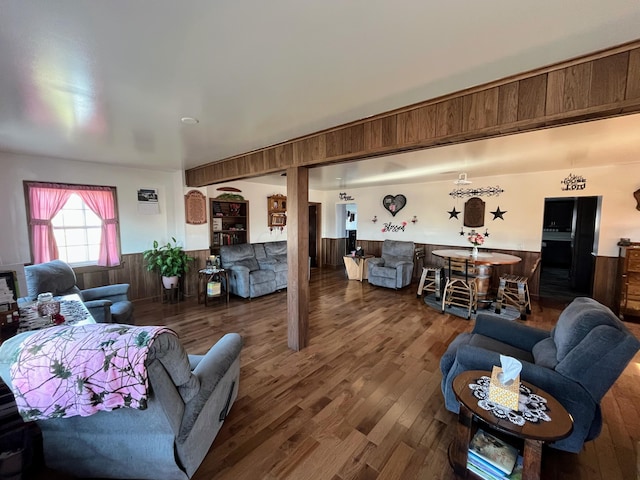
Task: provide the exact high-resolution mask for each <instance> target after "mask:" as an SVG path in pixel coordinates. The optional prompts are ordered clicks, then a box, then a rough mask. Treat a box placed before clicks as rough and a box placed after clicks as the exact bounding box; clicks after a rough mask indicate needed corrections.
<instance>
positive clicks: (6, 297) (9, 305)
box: [0, 271, 18, 338]
mask: <svg viewBox="0 0 640 480" xmlns="http://www.w3.org/2000/svg"><path fill="white" fill-rule="evenodd" d="M17 300H18V279H17V276H16V272H14V271H0V330H5V329H12V328H14V327H15V328H17V327H18V304H17V303H16V302H17ZM2 338H4V335H2Z"/></svg>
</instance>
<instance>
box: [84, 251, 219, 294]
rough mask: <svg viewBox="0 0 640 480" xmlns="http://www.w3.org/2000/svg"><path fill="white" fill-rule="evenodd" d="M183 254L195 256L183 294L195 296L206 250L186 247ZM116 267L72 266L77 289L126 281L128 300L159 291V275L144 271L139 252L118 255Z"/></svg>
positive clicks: (205, 260) (186, 278)
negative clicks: (119, 256)
mask: <svg viewBox="0 0 640 480" xmlns="http://www.w3.org/2000/svg"><path fill="white" fill-rule="evenodd" d="M187 254H189V255H190V256H192V257H194V258H195V261H194V262H193V263H192V264H191V265H190V267H189V271H188V272H187V275H186V276H185V278H184V294H185V295H187V296H196V295H197V293H198V270H199V269H201V268H204V266H205V265H206V262H207V258H208V257H209V249H205V250H190V251H187ZM121 262H122V263H121V264H120V265H119V266H117V267H80V268H74V272H75V273H76V278H77V282H76V283H77V285H78V287H80V289H82V290H84V289H85V288H93V287H101V286H103V285H113V284H114V283H128V284H129V285H130V288H129V299H130V300H132V301H136V300H143V299H148V298H156V297H158V296H159V293H160V281H161V280H160V276H159V275H158V274H157V273H154V272H148V271H147V268H146V267H145V262H144V259H143V258H142V253H129V254H124V255H122V257H121Z"/></svg>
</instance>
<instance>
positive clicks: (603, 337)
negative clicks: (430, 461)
mask: <svg viewBox="0 0 640 480" xmlns="http://www.w3.org/2000/svg"><path fill="white" fill-rule="evenodd" d="M639 348H640V342H639V341H638V340H637V339H636V338H635V337H634V336H633V335H632V334H631V333H630V332H629V330H628V329H627V328H626V327H625V325H624V324H623V323H622V322H621V321H620V320H619V319H618V318H617V317H616V316H615V315H614V314H613V312H612V311H611V310H609V309H608V308H607V307H605V306H604V305H602V304H600V303H598V302H597V301H595V300H593V299H591V298H577V299H575V300H574V301H573V302H571V304H569V306H567V307H566V308H565V309H564V310H563V311H562V313H561V314H560V317H559V318H558V322H557V324H556V326H555V327H554V328H553V330H551V331H550V332H547V331H544V330H540V329H537V328H533V327H529V326H525V325H523V324H521V323H517V322H515V321H508V320H504V319H501V318H497V317H495V316H492V315H490V314H489V315H487V314H483V313H480V314H478V318H477V320H476V324H475V327H474V329H473V331H472V332H471V333H462V334H460V335H458V336H457V337H456V338H455V339H454V340H453V342H451V344H450V345H449V347H448V349H447V351H446V352H445V354H444V355H443V356H442V358H441V359H440V369H441V371H442V392H443V394H444V400H445V406H446V408H447V410H450V411H452V412H456V413H457V412H458V411H459V408H460V404H459V403H458V401H457V400H456V397H455V394H454V392H453V388H452V383H453V379H454V378H455V377H456V376H457V375H458V374H459V373H461V372H464V371H467V370H487V371H491V369H492V367H493V365H500V354H501V353H502V354H504V355H509V356H512V357H515V358H518V359H519V360H520V361H521V362H522V371H521V374H520V378H521V380H524V381H526V382H529V383H531V384H533V385H535V386H536V387H539V388H541V389H543V390H545V391H546V392H548V393H550V394H551V395H553V396H554V397H555V398H556V399H557V400H558V401H559V402H560V403H561V404H562V405H563V406H564V407H565V408H566V409H567V411H568V412H569V413H570V414H571V416H572V417H573V420H574V424H573V432H572V433H571V435H569V436H568V437H567V438H565V439H562V440H559V441H557V442H555V443H552V444H551V446H552V447H554V448H557V449H560V450H565V451H568V452H575V453H577V452H579V451H580V450H581V449H582V446H583V444H584V442H585V441H587V440H591V439H594V438H596V437H597V436H598V435H599V434H600V430H601V428H602V416H601V411H600V401H601V400H602V397H603V396H604V394H605V393H607V391H608V390H609V388H610V387H611V386H612V385H613V383H614V382H615V381H616V379H617V378H618V376H619V375H620V374H621V373H622V371H623V370H624V369H625V367H626V366H627V364H628V363H629V362H630V361H631V359H632V358H633V357H634V355H635V354H636V352H637V351H638V349H639Z"/></svg>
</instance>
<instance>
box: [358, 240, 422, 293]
mask: <svg viewBox="0 0 640 480" xmlns="http://www.w3.org/2000/svg"><path fill="white" fill-rule="evenodd" d="M414 252H415V243H413V242H404V241H400V240H385V241H384V242H383V244H382V254H381V256H380V257H375V258H370V259H369V260H367V268H368V270H367V277H368V280H369V283H371V284H372V285H378V286H380V287H387V288H402V287H406V286H407V285H409V284H410V283H411V277H412V275H413V256H414Z"/></svg>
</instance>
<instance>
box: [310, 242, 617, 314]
mask: <svg viewBox="0 0 640 480" xmlns="http://www.w3.org/2000/svg"><path fill="white" fill-rule="evenodd" d="M344 240H345V239H344V238H323V239H322V242H323V243H322V244H323V251H324V253H325V257H324V258H323V260H324V264H325V265H328V266H334V267H335V266H338V267H339V266H342V265H343V262H342V256H343V255H344ZM382 243H383V242H382V241H380V240H360V239H358V245H359V246H361V247H362V248H363V249H364V251H365V253H366V254H367V255H374V256H376V257H379V256H380V255H381V253H382ZM416 247H418V248H424V253H425V257H424V263H425V264H433V263H435V264H438V263H440V264H442V262H443V260H442V259H440V258H438V257H435V256H433V255H432V254H431V252H432V251H433V250H438V249H442V248H451V245H435V244H430V243H416ZM482 250H485V251H490V252H500V253H508V254H510V255H516V256H518V257H520V258H522V261H521V262H519V263H517V264H514V265H502V266H500V268H494V269H493V278H492V279H491V283H492V284H493V285H497V284H498V276H499V275H500V274H501V273H511V274H514V275H529V273H530V272H531V268H532V267H533V264H534V263H535V261H536V258H537V257H538V256H539V255H540V252H530V251H521V250H502V249H491V248H488V249H485V248H483V249H482ZM594 261H595V268H594V274H593V282H592V295H591V296H592V297H593V298H594V299H596V300H598V301H599V302H600V303H602V304H604V305H607V306H608V307H609V308H611V309H612V310H613V311H614V312H615V311H617V308H616V300H615V297H616V294H615V283H616V282H615V279H616V271H617V258H615V257H595V259H594ZM421 273H422V270H420V269H419V268H414V271H413V279H414V281H417V279H419V278H420V275H421ZM529 292H530V294H531V296H532V297H533V298H536V299H537V298H538V297H539V292H540V268H538V269H537V270H536V272H535V275H534V277H533V278H530V279H529Z"/></svg>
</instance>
